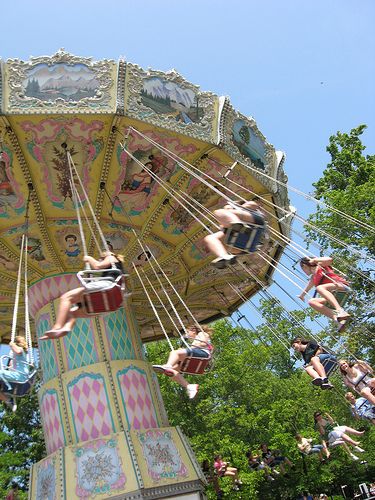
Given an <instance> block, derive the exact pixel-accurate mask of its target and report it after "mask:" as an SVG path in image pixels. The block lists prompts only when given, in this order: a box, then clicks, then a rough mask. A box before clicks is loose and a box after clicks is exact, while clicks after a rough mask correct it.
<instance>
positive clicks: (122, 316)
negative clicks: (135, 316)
mask: <svg viewBox="0 0 375 500" xmlns="http://www.w3.org/2000/svg"><path fill="white" fill-rule="evenodd" d="M103 320H104V325H105V336H106V339H107V343H108V346H109V351H110V356H111V359H112V360H117V359H135V358H136V355H135V352H134V347H133V344H132V336H131V333H130V330H129V328H128V325H127V319H126V313H125V310H124V309H123V308H121V309H118V310H117V311H115V312H112V313H111V314H106V315H105V316H104V318H103Z"/></svg>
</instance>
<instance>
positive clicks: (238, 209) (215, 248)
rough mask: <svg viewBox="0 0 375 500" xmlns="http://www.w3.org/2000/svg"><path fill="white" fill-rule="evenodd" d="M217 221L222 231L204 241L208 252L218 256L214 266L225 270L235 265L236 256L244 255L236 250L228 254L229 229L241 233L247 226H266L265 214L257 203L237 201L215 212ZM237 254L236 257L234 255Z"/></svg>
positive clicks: (206, 237) (213, 262)
mask: <svg viewBox="0 0 375 500" xmlns="http://www.w3.org/2000/svg"><path fill="white" fill-rule="evenodd" d="M214 214H215V217H216V219H217V220H218V221H219V223H220V225H221V230H220V231H218V232H216V233H213V234H209V235H207V236H205V237H204V239H203V241H204V243H205V245H206V248H207V250H208V251H209V252H210V253H212V254H214V255H215V256H216V259H214V260H213V261H212V264H213V265H214V266H215V267H216V268H218V269H224V268H225V267H227V265H229V264H234V263H235V261H236V255H238V254H241V253H243V252H242V251H241V250H237V249H235V248H233V249H231V252H232V254H230V253H228V250H227V248H226V247H225V245H224V240H225V234H226V230H227V229H228V228H232V229H234V230H235V231H240V230H241V229H242V228H243V227H244V226H246V224H249V223H250V224H256V225H259V226H261V227H264V226H265V219H264V213H263V211H262V210H261V208H260V206H259V205H258V203H256V202H255V201H242V200H241V201H237V202H235V203H228V204H227V205H225V206H224V207H223V208H219V209H218V210H215V211H214ZM233 254H235V255H233Z"/></svg>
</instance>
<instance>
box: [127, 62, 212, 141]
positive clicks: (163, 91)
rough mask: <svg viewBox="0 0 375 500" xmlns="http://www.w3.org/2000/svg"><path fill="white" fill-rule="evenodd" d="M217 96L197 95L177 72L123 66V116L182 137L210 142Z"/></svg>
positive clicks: (208, 94)
mask: <svg viewBox="0 0 375 500" xmlns="http://www.w3.org/2000/svg"><path fill="white" fill-rule="evenodd" d="M218 108H219V100H218V97H217V96H215V95H214V94H212V93H210V92H201V91H200V90H199V87H197V86H196V85H193V84H192V83H190V82H188V81H186V80H185V79H184V78H183V77H182V76H181V75H179V74H178V73H177V72H175V71H174V70H173V71H169V72H168V73H162V72H160V71H151V70H150V71H147V72H146V71H144V70H143V69H141V68H140V67H139V66H136V65H133V64H130V63H128V64H127V65H126V81H125V114H126V115H129V116H131V117H134V118H137V119H140V120H145V121H147V122H149V123H153V124H155V125H158V126H161V127H164V128H167V129H170V130H173V131H178V132H181V133H182V134H185V135H190V136H192V137H196V138H197V139H204V140H206V141H208V142H214V141H215V138H216V130H217V115H218Z"/></svg>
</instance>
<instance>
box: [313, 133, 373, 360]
mask: <svg viewBox="0 0 375 500" xmlns="http://www.w3.org/2000/svg"><path fill="white" fill-rule="evenodd" d="M365 130H366V126H365V125H360V126H359V127H357V128H354V129H352V130H351V131H350V133H349V134H347V133H342V132H337V134H336V135H333V136H332V137H330V139H329V145H328V146H327V151H328V153H329V154H330V156H331V161H330V163H329V164H328V165H327V168H326V169H325V170H324V172H323V175H322V177H321V178H320V179H319V180H318V182H316V183H315V184H314V187H315V192H314V196H315V197H316V198H318V199H319V200H322V201H323V202H324V203H325V204H327V205H328V206H329V207H333V209H332V208H329V207H328V206H324V205H320V206H318V209H317V211H316V213H314V214H312V215H311V216H310V217H309V219H308V222H309V224H312V225H311V226H310V225H308V226H306V234H307V237H308V239H310V240H314V241H316V242H318V243H319V244H320V245H321V246H322V253H323V252H324V253H327V254H329V255H331V256H332V257H333V258H334V263H335V266H336V267H337V268H339V269H340V270H342V271H343V272H344V273H346V275H347V276H348V280H349V282H350V286H351V288H352V289H353V294H352V296H351V301H352V303H351V306H349V307H350V308H351V311H352V315H353V318H354V321H353V322H352V323H351V325H350V326H349V328H348V329H347V332H346V337H347V343H348V344H347V345H348V348H349V350H350V351H352V352H353V353H355V354H356V356H357V357H367V359H368V360H369V362H370V363H371V364H374V363H375V352H374V349H373V348H372V347H371V346H372V345H373V342H374V339H375V326H374V322H373V316H374V309H373V302H374V280H375V277H374V272H373V270H371V268H372V269H373V267H374V266H373V264H371V265H367V264H366V259H374V258H375V232H374V227H375V204H374V200H375V155H365V153H364V151H365V149H366V148H365V146H364V145H363V144H362V142H361V136H362V134H363V133H364V131H365ZM343 214H346V215H348V216H349V217H353V218H354V219H355V220H352V219H350V218H348V217H347V216H346V215H343ZM356 220H358V221H359V222H356ZM361 223H362V224H363V225H362V224H361ZM371 228H372V229H371Z"/></svg>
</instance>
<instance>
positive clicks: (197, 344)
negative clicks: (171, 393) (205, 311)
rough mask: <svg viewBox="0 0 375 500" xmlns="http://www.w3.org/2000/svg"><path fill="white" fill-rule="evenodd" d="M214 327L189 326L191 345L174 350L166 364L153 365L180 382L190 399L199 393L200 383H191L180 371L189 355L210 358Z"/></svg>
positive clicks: (155, 369) (188, 333)
mask: <svg viewBox="0 0 375 500" xmlns="http://www.w3.org/2000/svg"><path fill="white" fill-rule="evenodd" d="M212 332H213V330H212V328H210V327H208V326H205V325H202V326H199V328H198V326H196V325H192V326H189V327H188V328H187V338H188V339H190V340H192V342H191V346H190V347H186V348H180V349H176V350H173V351H171V352H170V353H169V357H168V361H167V363H166V364H165V365H153V366H152V368H153V369H154V371H156V372H157V373H163V374H164V375H167V376H168V377H172V379H173V380H174V381H175V382H177V383H178V384H180V385H181V386H182V387H183V388H184V389H185V390H186V392H187V395H188V397H189V399H193V398H195V396H196V395H197V393H198V388H199V386H198V384H189V383H188V381H187V380H186V379H185V377H184V376H183V375H182V374H181V373H180V367H181V364H182V362H183V361H184V360H185V359H186V358H189V357H192V356H194V357H197V358H204V359H207V358H210V357H211V353H212V351H213V346H212V343H211V335H212Z"/></svg>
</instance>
